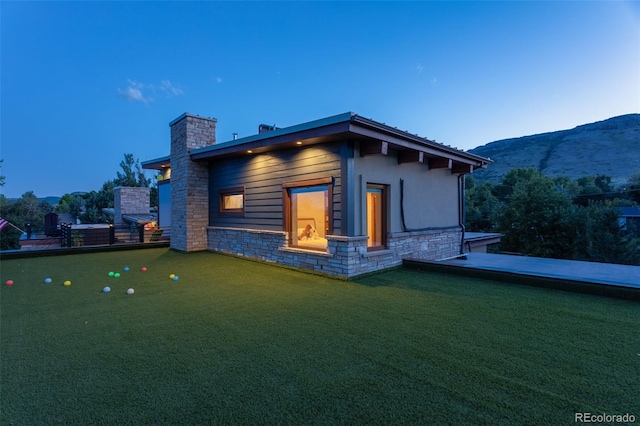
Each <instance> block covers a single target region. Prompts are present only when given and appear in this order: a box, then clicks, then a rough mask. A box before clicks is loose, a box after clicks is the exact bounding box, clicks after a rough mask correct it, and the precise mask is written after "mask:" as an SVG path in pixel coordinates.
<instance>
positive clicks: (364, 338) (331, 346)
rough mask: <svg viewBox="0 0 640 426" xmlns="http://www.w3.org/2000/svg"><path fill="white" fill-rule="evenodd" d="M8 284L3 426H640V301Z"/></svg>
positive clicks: (218, 260) (481, 291) (396, 282)
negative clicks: (637, 423)
mask: <svg viewBox="0 0 640 426" xmlns="http://www.w3.org/2000/svg"><path fill="white" fill-rule="evenodd" d="M124 266H129V267H130V268H131V270H130V271H129V272H124V271H123V270H122V269H123V267H124ZM142 266H146V267H148V271H147V272H145V273H143V272H140V268H141V267H142ZM109 271H114V272H120V273H121V274H122V276H121V277H120V278H109V277H107V273H108V272H109ZM0 273H1V282H2V285H1V288H0V298H1V299H0V308H1V309H2V310H1V330H0V331H1V341H0V343H1V345H2V346H1V348H0V350H1V353H0V354H1V362H2V364H1V374H2V377H1V382H0V385H1V388H0V389H1V395H0V404H1V410H2V411H1V415H0V424H2V425H14V424H15V425H28V424H83V425H86V424H218V423H224V424H238V423H240V424H243V423H244V424H256V423H258V424H335V423H343V424H399V423H403V424H425V423H428V424H434V423H436V424H443V423H449V424H505V425H507V424H508V425H512V424H574V413H576V412H590V413H609V414H611V413H621V414H624V413H627V412H628V413H632V414H634V415H636V417H640V402H639V401H640V399H639V398H638V390H639V389H640V334H639V330H640V304H638V303H637V302H632V301H625V300H618V299H610V298H605V297H599V296H591V295H584V294H575V293H566V292H560V291H554V290H548V289H541V288H532V287H524V286H518V285H511V284H505V283H497V282H492V281H486V280H478V279H471V278H464V277H456V276H449V275H442V274H434V273H428V272H420V271H415V270H410V269H400V270H395V271H391V272H387V273H382V274H378V275H374V276H370V277H367V278H362V279H360V280H356V281H354V282H345V281H340V280H333V279H330V278H325V277H320V276H315V275H309V274H305V273H301V272H297V271H293V270H289V269H283V268H279V267H276V266H271V265H265V264H261V263H255V262H250V261H246V260H242V259H237V258H233V257H229V256H223V255H218V254H213V253H194V254H181V253H176V252H173V251H169V250H167V249H154V250H140V251H129V252H111V253H97V254H82V255H72V256H61V257H44V258H32V259H19V260H3V261H2V264H1V265H0ZM171 273H175V274H177V275H178V276H179V277H180V280H179V281H178V282H174V281H171V280H170V279H169V274H171ZM46 277H51V278H52V279H53V283H51V284H44V283H43V280H44V279H45V278H46ZM7 279H13V280H14V281H15V284H14V285H13V286H11V287H9V286H6V285H4V282H5V281H6V280H7ZM67 279H68V280H71V281H72V285H71V286H70V287H64V286H63V285H62V283H63V282H64V281H65V280H67ZM106 285H109V286H110V287H111V288H112V291H111V293H108V294H105V293H102V292H101V291H102V288H103V287H104V286H106ZM130 287H132V288H134V289H135V294H134V295H127V294H126V290H127V289H128V288H130Z"/></svg>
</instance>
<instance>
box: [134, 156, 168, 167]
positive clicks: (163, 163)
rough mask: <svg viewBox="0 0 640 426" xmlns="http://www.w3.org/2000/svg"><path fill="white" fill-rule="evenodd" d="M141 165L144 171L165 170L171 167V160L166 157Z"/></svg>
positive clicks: (144, 162)
mask: <svg viewBox="0 0 640 426" xmlns="http://www.w3.org/2000/svg"><path fill="white" fill-rule="evenodd" d="M141 165H142V168H143V169H150V170H163V169H167V168H169V167H171V158H170V156H168V155H166V156H164V157H160V158H155V159H153V160H148V161H143V162H142V164H141Z"/></svg>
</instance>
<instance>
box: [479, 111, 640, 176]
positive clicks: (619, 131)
mask: <svg viewBox="0 0 640 426" xmlns="http://www.w3.org/2000/svg"><path fill="white" fill-rule="evenodd" d="M469 152H471V153H473V154H476V155H481V156H483V157H488V158H491V159H492V160H493V164H490V165H489V166H488V167H487V168H486V169H482V170H477V171H476V172H474V177H475V178H476V179H477V180H479V181H489V182H494V183H498V182H500V181H502V178H503V177H504V175H506V174H507V173H508V172H509V170H511V169H513V168H520V167H533V168H536V169H537V170H539V171H540V172H542V173H544V174H546V175H550V176H554V177H555V176H567V177H569V178H571V179H577V178H579V177H582V176H593V175H605V176H609V177H611V179H612V183H614V184H618V185H621V184H623V183H625V182H626V181H627V180H628V178H629V177H630V176H631V174H632V173H634V172H635V171H640V114H625V115H620V116H617V117H612V118H609V119H606V120H602V121H597V122H594V123H589V124H582V125H579V126H576V127H574V128H573V129H568V130H557V131H553V132H547V133H540V134H535V135H529V136H522V137H517V138H510V139H502V140H499V141H494V142H490V143H488V144H486V145H482V146H479V147H476V148H474V149H471V150H469Z"/></svg>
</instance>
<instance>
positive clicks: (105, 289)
mask: <svg viewBox="0 0 640 426" xmlns="http://www.w3.org/2000/svg"><path fill="white" fill-rule="evenodd" d="M102 291H103V292H104V293H109V292H110V291H111V287H105V288H103V289H102Z"/></svg>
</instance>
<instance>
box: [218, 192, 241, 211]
mask: <svg viewBox="0 0 640 426" xmlns="http://www.w3.org/2000/svg"><path fill="white" fill-rule="evenodd" d="M219 194H220V201H219V202H220V208H219V212H220V214H221V215H229V216H244V187H238V188H229V189H221V190H220V191H219Z"/></svg>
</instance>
